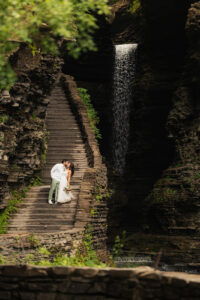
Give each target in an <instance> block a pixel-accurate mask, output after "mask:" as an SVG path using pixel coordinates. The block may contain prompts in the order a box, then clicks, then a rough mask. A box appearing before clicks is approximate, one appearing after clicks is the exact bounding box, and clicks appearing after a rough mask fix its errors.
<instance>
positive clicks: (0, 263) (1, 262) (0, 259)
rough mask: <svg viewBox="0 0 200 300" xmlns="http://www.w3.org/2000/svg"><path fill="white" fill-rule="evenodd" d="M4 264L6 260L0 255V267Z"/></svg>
mask: <svg viewBox="0 0 200 300" xmlns="http://www.w3.org/2000/svg"><path fill="white" fill-rule="evenodd" d="M5 263H6V259H5V257H4V256H3V255H1V254H0V265H3V264H5Z"/></svg>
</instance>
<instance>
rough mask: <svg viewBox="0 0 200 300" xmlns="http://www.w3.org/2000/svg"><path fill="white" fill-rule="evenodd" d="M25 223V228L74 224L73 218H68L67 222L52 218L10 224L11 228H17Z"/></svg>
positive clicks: (15, 221) (17, 221)
mask: <svg viewBox="0 0 200 300" xmlns="http://www.w3.org/2000/svg"><path fill="white" fill-rule="evenodd" d="M24 223H25V226H40V225H43V226H44V225H51V226H52V225H56V226H59V225H68V224H73V217H70V218H67V217H66V219H65V220H60V219H55V218H52V219H51V220H50V219H38V220H13V221H12V222H10V223H9V227H10V226H12V227H13V226H16V227H18V226H19V227H20V226H21V225H23V224H24Z"/></svg>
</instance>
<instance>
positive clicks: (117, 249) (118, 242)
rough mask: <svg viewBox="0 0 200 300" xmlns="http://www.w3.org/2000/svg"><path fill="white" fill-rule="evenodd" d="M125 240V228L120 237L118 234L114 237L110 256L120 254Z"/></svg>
mask: <svg viewBox="0 0 200 300" xmlns="http://www.w3.org/2000/svg"><path fill="white" fill-rule="evenodd" d="M125 240H126V230H123V231H122V235H121V237H120V236H119V235H117V236H116V237H115V242H114V245H113V247H112V256H113V257H117V256H119V255H121V254H122V251H123V248H124V244H125Z"/></svg>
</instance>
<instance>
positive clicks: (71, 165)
mask: <svg viewBox="0 0 200 300" xmlns="http://www.w3.org/2000/svg"><path fill="white" fill-rule="evenodd" d="M69 163H70V167H69V169H70V170H71V171H72V176H73V175H74V164H73V163H71V162H69Z"/></svg>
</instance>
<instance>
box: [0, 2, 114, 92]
mask: <svg viewBox="0 0 200 300" xmlns="http://www.w3.org/2000/svg"><path fill="white" fill-rule="evenodd" d="M107 2H108V0H6V1H5V0H0V19H1V22H0V87H1V88H9V87H10V86H11V85H12V84H13V82H14V77H15V76H14V72H13V70H12V69H11V67H10V65H9V63H8V56H9V54H10V53H12V51H14V49H15V48H16V46H17V45H18V43H19V42H25V43H27V44H29V45H30V47H31V48H32V51H33V53H34V52H37V50H38V49H40V51H42V52H43V53H53V54H56V53H57V51H58V43H57V37H63V38H65V39H67V40H69V42H68V43H67V48H68V50H69V53H70V54H71V55H73V56H74V57H75V58H77V57H78V56H79V55H80V53H81V51H83V52H85V51H87V50H95V49H96V47H95V44H94V41H93V39H92V33H93V32H94V30H95V29H96V28H97V27H98V26H97V24H96V18H95V16H94V14H108V13H109V8H108V5H107Z"/></svg>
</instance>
